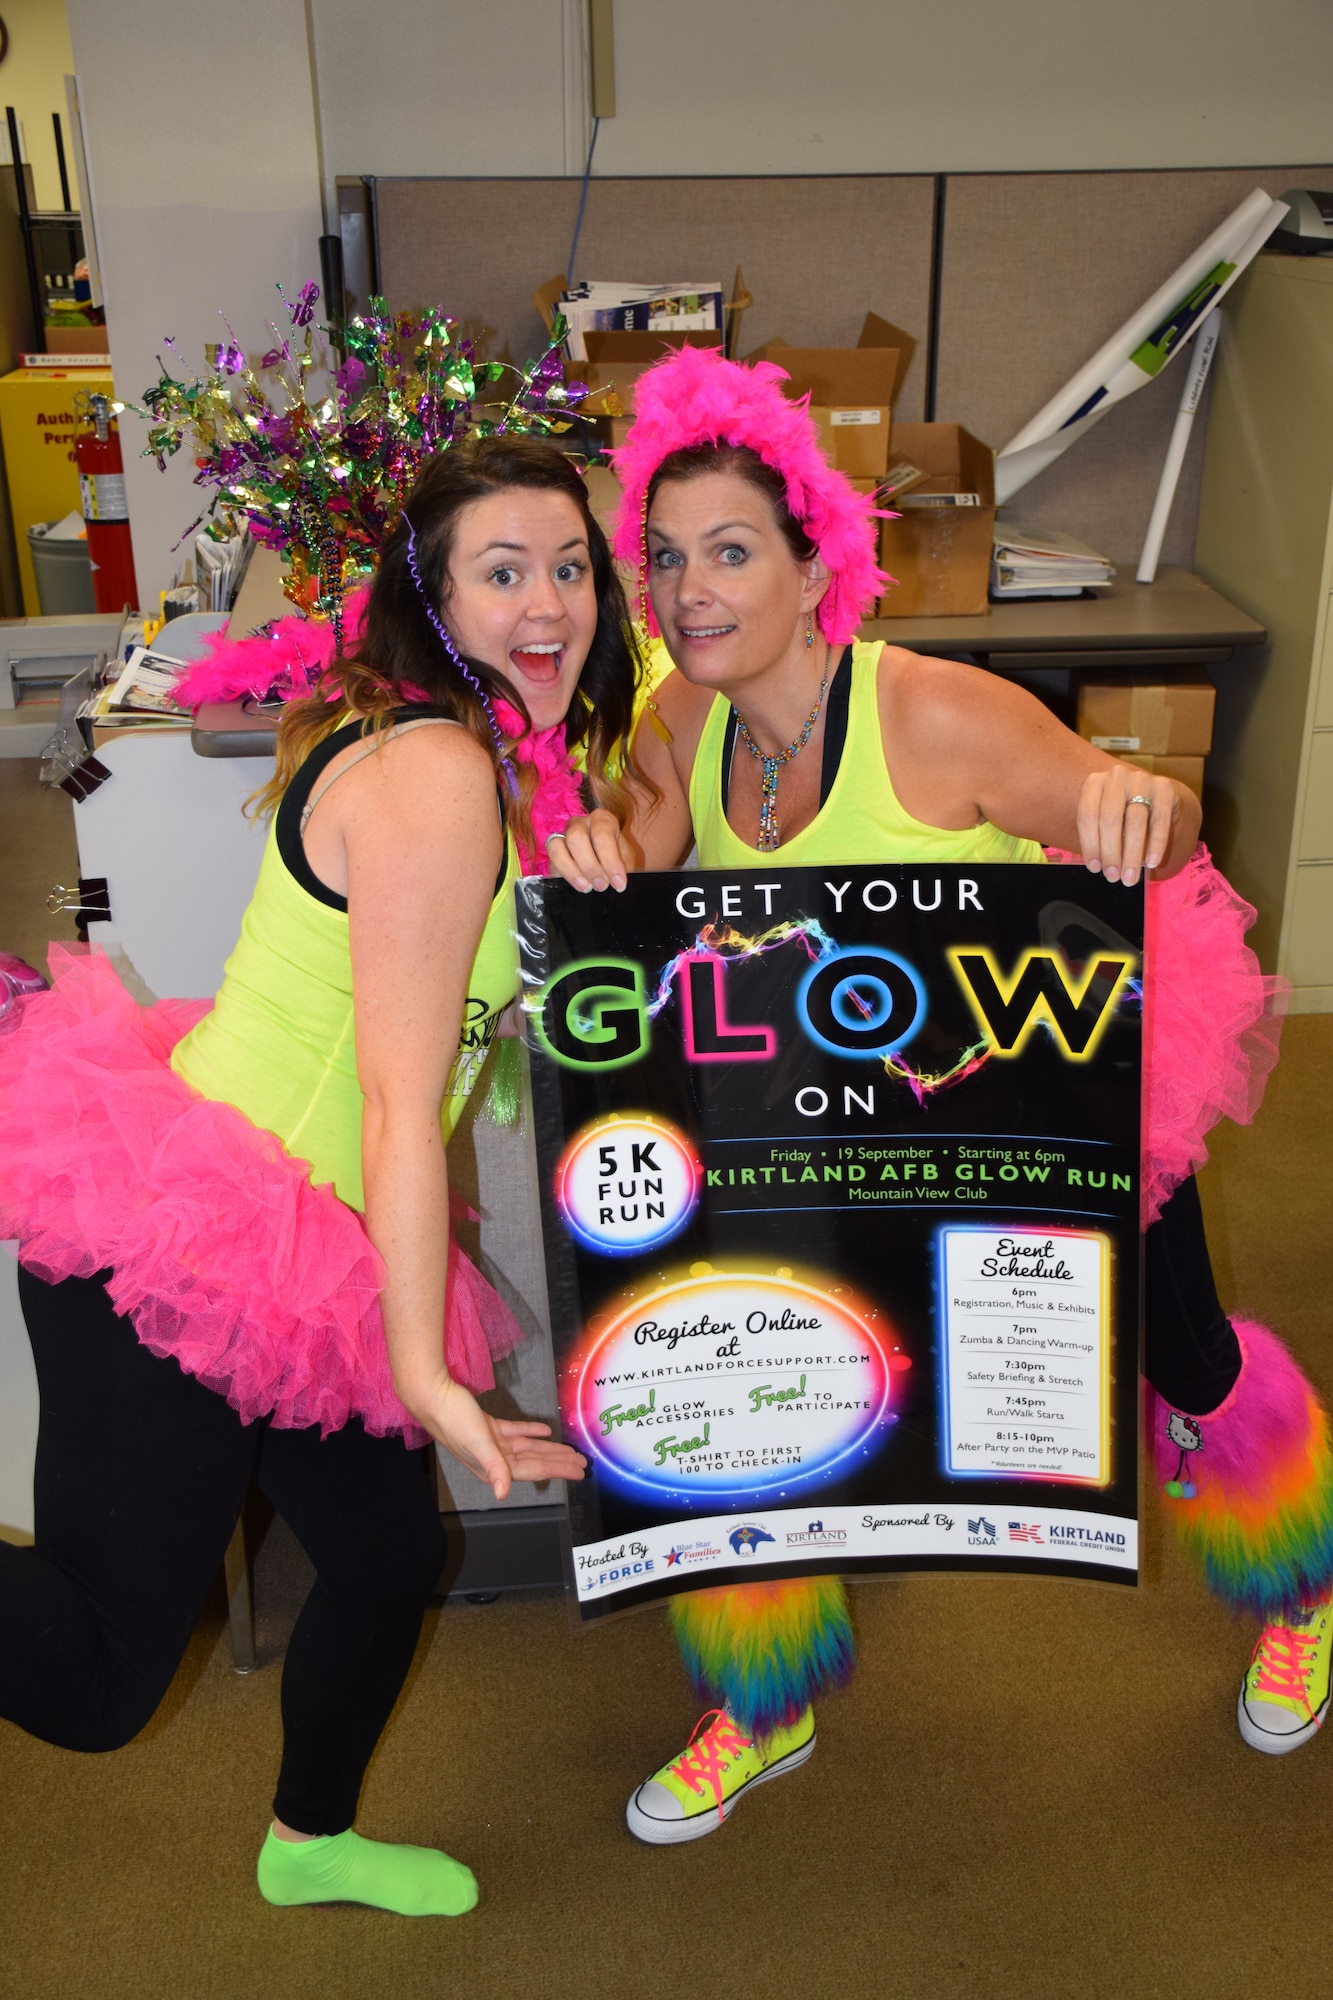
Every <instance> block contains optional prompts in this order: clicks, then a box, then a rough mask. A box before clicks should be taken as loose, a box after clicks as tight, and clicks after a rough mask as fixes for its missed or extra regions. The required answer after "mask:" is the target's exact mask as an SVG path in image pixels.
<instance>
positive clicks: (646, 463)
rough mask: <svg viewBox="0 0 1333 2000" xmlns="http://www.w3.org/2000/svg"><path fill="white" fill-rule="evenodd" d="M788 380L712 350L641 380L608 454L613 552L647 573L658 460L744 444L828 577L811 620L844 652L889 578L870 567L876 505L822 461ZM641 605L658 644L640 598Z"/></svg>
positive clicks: (684, 351) (682, 355)
mask: <svg viewBox="0 0 1333 2000" xmlns="http://www.w3.org/2000/svg"><path fill="white" fill-rule="evenodd" d="M789 379H790V378H789V377H788V376H787V375H786V374H785V373H784V372H783V370H782V369H781V368H778V367H776V366H775V365H774V363H773V362H771V361H754V362H750V363H748V364H747V365H745V366H742V365H741V363H739V362H736V361H724V360H723V359H722V357H721V355H720V354H719V353H717V351H716V349H714V348H708V347H682V348H679V349H678V350H677V351H676V352H675V353H674V354H669V355H667V357H666V358H665V360H663V361H659V362H657V363H655V365H654V366H653V367H652V368H649V369H648V370H647V371H646V372H645V373H644V374H643V375H641V376H640V377H639V380H638V382H637V384H636V386H635V392H634V407H635V411H636V416H635V420H634V423H633V425H632V426H631V428H630V432H629V435H628V437H627V438H626V440H625V442H624V444H623V445H622V446H621V448H620V449H619V451H614V452H612V454H611V456H612V459H613V460H614V463H615V468H616V474H617V477H618V478H619V480H620V484H621V489H622V493H623V499H622V501H621V507H620V512H619V514H618V515H617V517H616V527H615V534H614V537H613V540H612V547H613V549H614V552H615V555H616V557H617V559H618V560H619V561H620V562H623V563H625V564H626V565H628V566H630V567H632V568H636V569H638V570H639V571H640V573H641V574H646V564H647V551H646V549H645V547H644V519H645V512H646V504H647V498H648V487H649V484H650V482H651V480H652V477H653V474H654V473H655V472H656V471H657V468H658V466H659V465H660V464H661V463H662V460H663V459H664V458H667V457H669V456H670V454H671V453H672V452H674V451H683V450H686V449H687V448H689V447H691V446H693V445H701V444H726V445H748V446H749V448H750V450H751V451H754V452H757V453H758V455H759V457H760V458H762V459H763V461H764V464H765V465H769V466H772V468H773V470H774V471H775V472H777V473H779V474H780V475H781V477H782V478H783V480H784V481H785V482H786V487H787V494H786V500H787V511H788V513H789V514H790V515H791V516H792V519H793V520H795V521H799V522H800V524H801V526H802V527H803V528H804V529H805V531H806V533H807V534H808V535H809V537H810V540H811V541H812V542H813V543H814V545H815V547H816V548H817V549H818V551H819V555H820V559H821V561H822V562H823V563H824V565H825V567H826V568H827V570H828V573H829V587H828V589H827V590H826V591H825V593H824V597H823V600H822V602H821V603H820V606H819V610H818V612H817V613H816V616H817V618H818V620H819V629H820V630H821V632H822V633H823V634H824V637H825V638H826V639H827V640H828V641H829V644H830V645H833V646H842V645H846V643H847V641H848V640H849V639H851V638H852V637H854V635H855V633H856V630H857V627H858V626H859V624H860V622H861V620H862V618H863V617H864V616H865V614H866V613H867V611H869V610H870V609H871V607H872V606H873V604H874V602H875V599H876V598H877V597H878V596H879V595H880V593H881V591H882V590H883V589H884V588H885V586H886V585H888V584H890V583H892V581H893V579H892V577H890V576H886V575H885V573H884V571H883V570H882V569H881V568H880V567H879V564H878V563H877V562H876V560H875V557H876V553H877V551H876V540H877V537H876V533H875V526H874V523H875V521H876V519H877V518H878V514H877V510H876V508H875V504H874V501H873V499H872V498H871V496H870V495H869V494H867V493H858V492H856V490H855V489H854V488H853V486H852V485H851V483H850V482H849V481H848V479H847V478H846V476H845V475H844V474H843V473H841V472H835V471H834V469H833V467H832V466H831V465H830V464H829V462H828V460H827V459H826V458H825V457H824V455H823V453H822V452H821V451H820V449H819V434H818V432H817V431H816V429H815V426H814V424H813V423H812V422H811V419H810V412H809V409H808V407H807V405H808V403H809V398H808V397H805V398H803V399H802V400H801V401H800V402H791V401H789V400H788V398H787V397H786V396H784V395H783V393H782V390H781V389H780V387H779V386H778V385H779V384H780V383H782V382H786V381H788V380H789ZM644 606H645V612H646V616H647V619H648V629H649V631H650V632H652V633H653V634H654V636H656V634H657V621H656V619H655V618H654V617H653V611H652V606H651V604H650V603H649V602H648V597H647V591H646V590H645V591H644Z"/></svg>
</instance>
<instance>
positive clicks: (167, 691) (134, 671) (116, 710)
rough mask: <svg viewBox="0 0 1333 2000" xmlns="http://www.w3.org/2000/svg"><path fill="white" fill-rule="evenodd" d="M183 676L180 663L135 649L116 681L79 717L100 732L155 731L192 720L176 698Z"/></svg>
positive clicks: (87, 706)
mask: <svg viewBox="0 0 1333 2000" xmlns="http://www.w3.org/2000/svg"><path fill="white" fill-rule="evenodd" d="M181 673H182V668H181V663H180V661H179V660H168V659H165V658H163V657H162V656H161V655H159V654H155V653H151V652H149V651H148V650H147V648H146V647H144V646H136V647H135V648H134V650H133V652H132V653H131V654H130V657H129V659H128V660H127V661H126V663H125V665H124V667H122V669H121V671H120V673H119V675H118V676H117V678H116V679H115V680H114V681H108V682H107V684H106V685H105V686H104V687H102V688H101V689H99V691H98V692H97V693H96V694H95V695H94V696H93V698H92V700H91V701H90V702H88V703H87V704H86V705H85V707H84V708H83V709H81V710H80V714H81V715H83V716H86V717H87V719H88V720H89V721H90V722H95V723H96V724H97V726H98V727H99V728H101V729H122V728H143V727H144V726H147V727H149V728H152V727H154V726H159V725H162V724H174V725H175V726H176V727H177V728H179V726H180V725H181V723H182V722H188V721H189V720H190V712H189V710H188V709H185V708H182V707H181V706H180V704H179V703H178V702H177V700H176V698H175V689H176V683H177V681H178V680H179V679H180V677H181Z"/></svg>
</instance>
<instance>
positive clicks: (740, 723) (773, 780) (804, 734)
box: [731, 647, 833, 854]
mask: <svg viewBox="0 0 1333 2000" xmlns="http://www.w3.org/2000/svg"><path fill="white" fill-rule="evenodd" d="M832 665H833V649H832V647H830V648H829V651H828V657H827V658H826V659H825V661H824V678H823V680H822V681H821V682H820V683H819V694H818V696H817V697H816V700H815V705H814V707H813V708H812V709H811V711H810V713H809V715H807V716H806V718H805V727H804V729H802V731H801V733H800V735H799V736H798V737H796V738H795V740H794V741H793V742H791V743H789V744H788V745H787V747H786V749H785V750H779V752H778V754H777V756H776V757H766V756H765V755H764V753H763V751H762V750H761V749H760V748H759V745H758V744H757V743H756V742H755V740H754V738H753V736H751V734H750V732H749V730H748V729H747V728H746V727H745V717H744V716H743V715H742V714H741V712H740V710H739V709H738V708H737V707H736V706H735V704H734V703H733V704H732V710H731V712H732V714H733V715H734V716H735V718H736V728H737V731H738V732H739V734H740V739H741V742H742V743H743V744H744V745H745V747H746V749H747V750H748V751H749V753H750V755H751V756H752V757H754V758H757V759H758V761H759V763H760V764H762V765H763V776H762V778H761V780H760V785H759V852H760V853H761V854H772V853H774V852H775V850H776V849H777V848H778V847H779V846H780V845H781V842H782V835H781V833H780V832H779V830H778V772H779V771H780V770H781V769H782V766H783V765H784V764H790V762H791V760H792V758H793V757H799V756H800V754H801V752H802V750H804V748H805V746H806V744H807V743H808V742H809V741H810V732H811V731H812V730H813V728H814V726H815V724H816V723H817V722H818V720H819V711H820V709H821V708H822V707H823V706H824V696H825V695H826V694H827V693H828V680H829V670H830V668H831V667H832Z"/></svg>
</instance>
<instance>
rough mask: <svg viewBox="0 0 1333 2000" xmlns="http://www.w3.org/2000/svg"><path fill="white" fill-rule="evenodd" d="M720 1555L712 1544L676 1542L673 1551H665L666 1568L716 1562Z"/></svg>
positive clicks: (706, 1542)
mask: <svg viewBox="0 0 1333 2000" xmlns="http://www.w3.org/2000/svg"><path fill="white" fill-rule="evenodd" d="M721 1554H722V1551H721V1549H720V1548H718V1547H717V1545H716V1543H714V1542H709V1541H702V1542H677V1544H676V1546H675V1548H674V1549H668V1550H667V1559H666V1566H667V1568H668V1569H679V1568H681V1566H682V1565H683V1564H685V1563H709V1562H717V1560H718V1559H719V1557H720V1556H721Z"/></svg>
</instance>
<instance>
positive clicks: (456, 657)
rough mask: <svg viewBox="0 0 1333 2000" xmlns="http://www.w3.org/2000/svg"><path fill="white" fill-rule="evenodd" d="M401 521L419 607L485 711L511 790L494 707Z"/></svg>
mask: <svg viewBox="0 0 1333 2000" xmlns="http://www.w3.org/2000/svg"><path fill="white" fill-rule="evenodd" d="M403 520H404V521H405V522H406V523H407V567H408V568H409V570H411V572H412V581H413V583H414V584H415V585H416V590H417V596H418V597H419V598H420V599H421V602H422V606H423V607H424V609H425V613H426V616H427V618H429V620H430V622H431V624H432V625H433V626H434V627H435V630H436V631H437V632H438V634H439V636H440V643H441V645H442V646H443V647H444V650H445V652H446V653H447V654H448V655H449V658H450V659H451V660H452V661H453V663H454V665H455V666H456V667H457V669H458V671H459V673H460V674H461V675H462V676H463V679H464V680H465V681H466V682H467V684H468V686H469V687H470V688H471V689H472V692H473V693H474V694H475V695H476V697H477V700H478V701H479V702H480V703H481V705H482V708H483V709H484V710H485V712H486V720H487V722H489V724H490V726H491V735H492V737H493V738H494V739H495V754H496V756H497V757H498V758H499V759H500V762H501V764H502V765H503V766H504V770H505V774H506V776H507V778H508V780H509V787H510V790H511V791H512V790H513V789H514V786H515V779H514V768H513V765H512V764H511V763H510V761H509V758H508V756H507V755H506V753H505V740H504V736H503V734H502V733H501V729H500V725H499V723H498V722H497V721H496V719H495V710H494V709H493V708H492V707H491V700H490V696H489V695H488V694H487V692H486V690H485V688H484V687H483V686H482V684H481V682H480V681H479V680H478V679H477V676H476V675H475V674H474V673H473V671H472V669H471V667H470V666H469V665H468V663H467V661H466V660H465V659H464V658H463V656H462V654H461V653H460V652H459V650H458V648H457V646H455V644H454V642H453V640H452V639H451V638H450V636H449V628H448V627H447V626H446V624H445V622H444V620H443V618H441V616H440V614H439V612H438V611H437V610H436V609H435V606H434V605H433V604H432V603H431V601H430V592H429V591H428V590H427V589H426V586H425V584H424V583H423V582H422V579H421V569H420V566H419V565H418V563H417V533H416V529H415V528H414V527H413V526H412V523H411V521H409V520H408V518H407V515H406V514H404V515H403Z"/></svg>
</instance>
